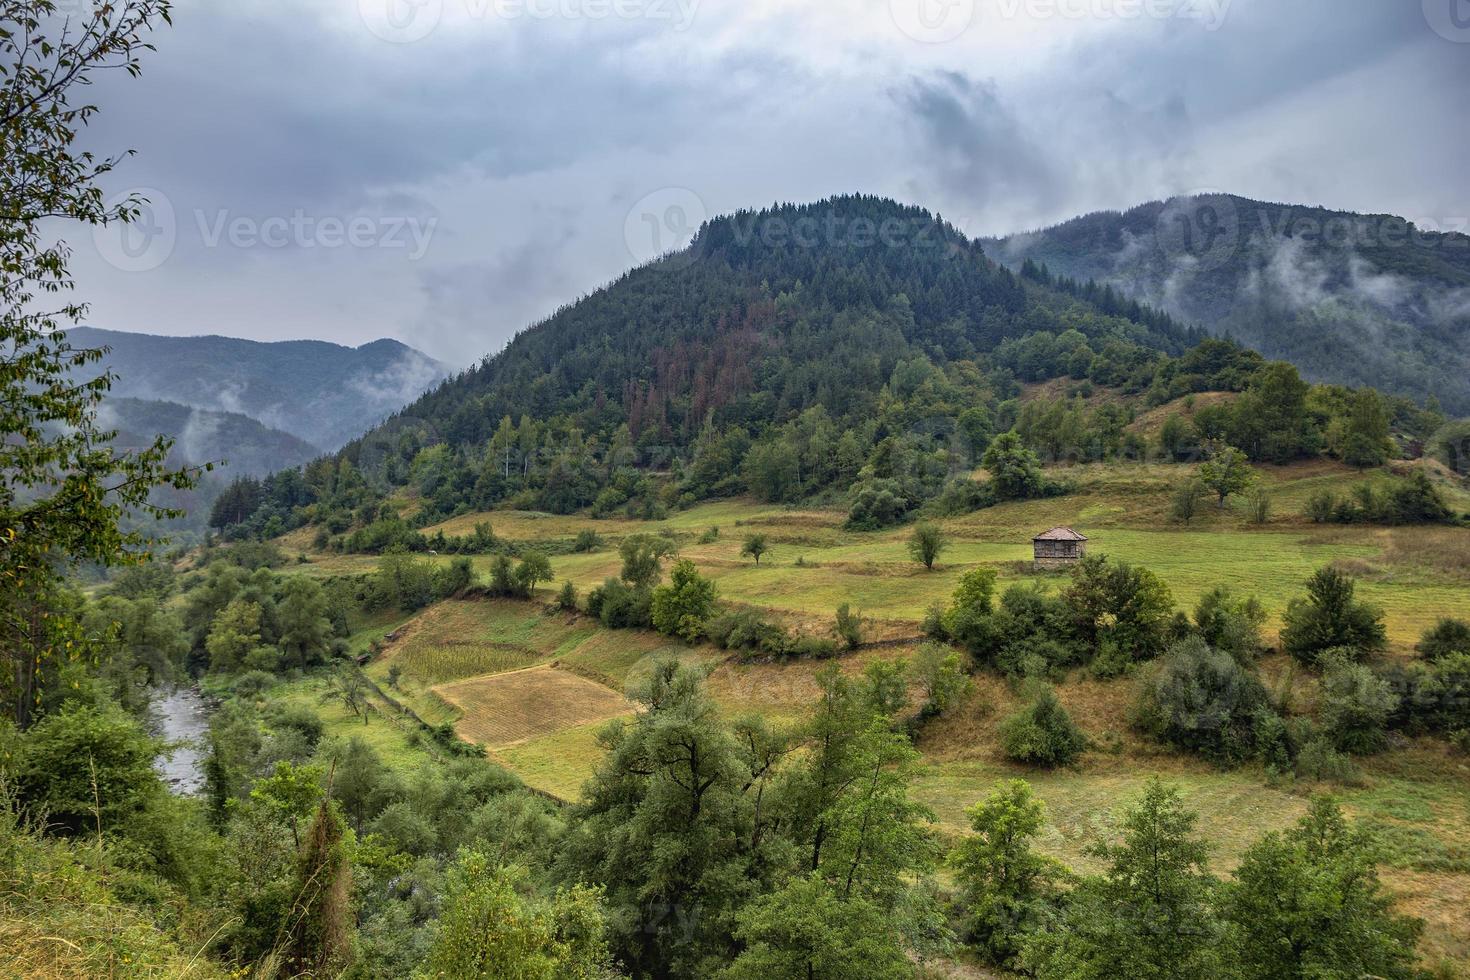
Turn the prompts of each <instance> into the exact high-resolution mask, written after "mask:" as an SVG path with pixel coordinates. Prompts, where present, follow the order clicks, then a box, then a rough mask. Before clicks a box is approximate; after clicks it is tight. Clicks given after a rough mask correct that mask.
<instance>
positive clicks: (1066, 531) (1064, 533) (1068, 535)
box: [1031, 527, 1087, 541]
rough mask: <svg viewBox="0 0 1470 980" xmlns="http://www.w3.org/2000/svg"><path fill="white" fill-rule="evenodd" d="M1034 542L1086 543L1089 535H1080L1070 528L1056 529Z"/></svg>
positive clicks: (1036, 538) (1035, 538)
mask: <svg viewBox="0 0 1470 980" xmlns="http://www.w3.org/2000/svg"><path fill="white" fill-rule="evenodd" d="M1031 540H1032V541H1086V540H1087V535H1085V534H1078V533H1077V532H1076V531H1074V530H1072V529H1071V528H1070V527H1054V528H1052V529H1051V530H1050V531H1047V532H1046V533H1045V534H1038V535H1037V536H1036V537H1034V538H1032V539H1031Z"/></svg>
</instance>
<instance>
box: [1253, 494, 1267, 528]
mask: <svg viewBox="0 0 1470 980" xmlns="http://www.w3.org/2000/svg"><path fill="white" fill-rule="evenodd" d="M1250 515H1251V520H1252V521H1253V522H1255V523H1256V524H1265V523H1266V522H1267V521H1269V520H1270V519H1271V494H1269V493H1267V492H1266V491H1265V490H1263V489H1257V490H1256V491H1255V492H1254V493H1252V494H1251V501H1250Z"/></svg>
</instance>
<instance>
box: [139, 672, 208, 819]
mask: <svg viewBox="0 0 1470 980" xmlns="http://www.w3.org/2000/svg"><path fill="white" fill-rule="evenodd" d="M151 710H152V712H153V717H154V718H155V719H156V720H157V729H158V735H159V737H160V738H163V739H164V740H165V741H168V742H177V743H181V744H179V745H178V746H177V747H176V748H175V749H174V750H173V753H172V754H171V755H160V756H159V757H158V758H157V759H155V760H153V766H154V768H155V769H157V770H158V772H159V774H160V775H162V776H163V781H164V782H166V783H168V786H169V789H171V790H172V791H173V792H175V793H180V794H183V795H186V796H192V795H194V794H196V793H198V792H200V791H201V790H203V789H204V736H206V735H207V734H209V711H210V708H209V704H208V702H206V701H205V700H204V698H203V697H201V696H200V694H199V692H198V691H197V690H196V689H194V688H192V687H176V688H174V689H172V690H165V691H160V692H159V695H158V696H157V697H155V698H154V699H153V704H152V706H151Z"/></svg>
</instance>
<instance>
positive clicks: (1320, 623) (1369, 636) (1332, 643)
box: [1281, 567, 1388, 665]
mask: <svg viewBox="0 0 1470 980" xmlns="http://www.w3.org/2000/svg"><path fill="white" fill-rule="evenodd" d="M1355 591H1356V587H1355V585H1354V583H1353V580H1352V579H1350V578H1348V577H1347V576H1346V575H1344V574H1342V573H1341V572H1339V571H1338V570H1337V569H1335V568H1330V567H1329V568H1323V569H1321V570H1319V571H1318V572H1317V573H1316V574H1315V575H1313V576H1312V578H1311V579H1310V580H1309V581H1308V582H1307V593H1308V597H1307V598H1306V599H1293V600H1291V602H1290V603H1289V604H1288V605H1287V607H1286V613H1285V615H1284V616H1283V617H1282V621H1283V624H1284V625H1283V626H1282V630H1281V644H1282V646H1283V647H1285V648H1286V652H1287V653H1289V654H1291V655H1292V656H1293V657H1295V658H1296V659H1297V660H1300V661H1301V662H1303V663H1305V664H1308V665H1313V664H1316V663H1317V662H1318V661H1319V660H1320V659H1321V658H1322V656H1323V654H1324V653H1326V651H1329V650H1333V649H1339V648H1346V649H1349V650H1352V651H1355V655H1359V656H1360V655H1361V653H1363V652H1366V651H1372V650H1381V649H1383V648H1384V647H1385V646H1386V645H1387V643H1388V634H1387V632H1386V631H1385V630H1384V626H1383V613H1382V612H1380V611H1379V610H1378V609H1376V608H1374V607H1373V606H1369V605H1367V604H1366V603H1362V602H1358V601H1357V600H1356V599H1355V598H1354V592H1355Z"/></svg>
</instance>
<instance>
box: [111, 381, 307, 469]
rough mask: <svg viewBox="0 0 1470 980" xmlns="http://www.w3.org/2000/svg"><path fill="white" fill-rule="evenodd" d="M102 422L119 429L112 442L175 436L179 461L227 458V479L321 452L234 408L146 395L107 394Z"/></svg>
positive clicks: (142, 442)
mask: <svg viewBox="0 0 1470 980" xmlns="http://www.w3.org/2000/svg"><path fill="white" fill-rule="evenodd" d="M98 421H99V422H100V423H101V424H102V425H103V426H105V427H107V428H109V429H114V430H116V431H117V438H116V439H115V440H114V444H115V445H117V446H118V447H120V448H126V449H134V448H142V447H144V446H147V445H150V444H151V443H152V442H153V440H154V439H156V438H157V437H158V436H160V435H165V436H168V437H169V438H171V439H173V440H174V447H173V456H174V459H175V460H176V462H178V463H181V464H182V463H192V464H202V463H214V462H220V461H224V462H226V464H227V465H226V467H225V469H224V470H223V471H222V473H223V475H224V476H225V477H226V478H232V477H234V476H265V475H266V474H268V473H273V472H275V471H277V470H280V469H285V468H286V467H291V466H300V465H301V464H303V463H306V462H309V461H310V460H312V459H315V458H316V457H318V456H321V455H322V454H323V451H322V449H321V448H320V447H318V446H314V445H312V444H311V443H309V442H306V441H305V440H303V439H298V438H296V437H295V436H293V435H291V434H290V433H289V432H282V431H280V430H279V429H271V428H268V427H266V426H264V425H261V424H260V423H259V422H257V421H256V420H255V419H252V418H250V417H248V416H245V415H240V414H238V413H236V412H213V411H210V410H208V409H203V408H193V407H191V406H189V405H180V404H178V403H177V402H163V401H149V400H147V399H142V398H108V399H107V400H106V401H104V402H103V404H102V408H101V411H100V412H99V413H98Z"/></svg>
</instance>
